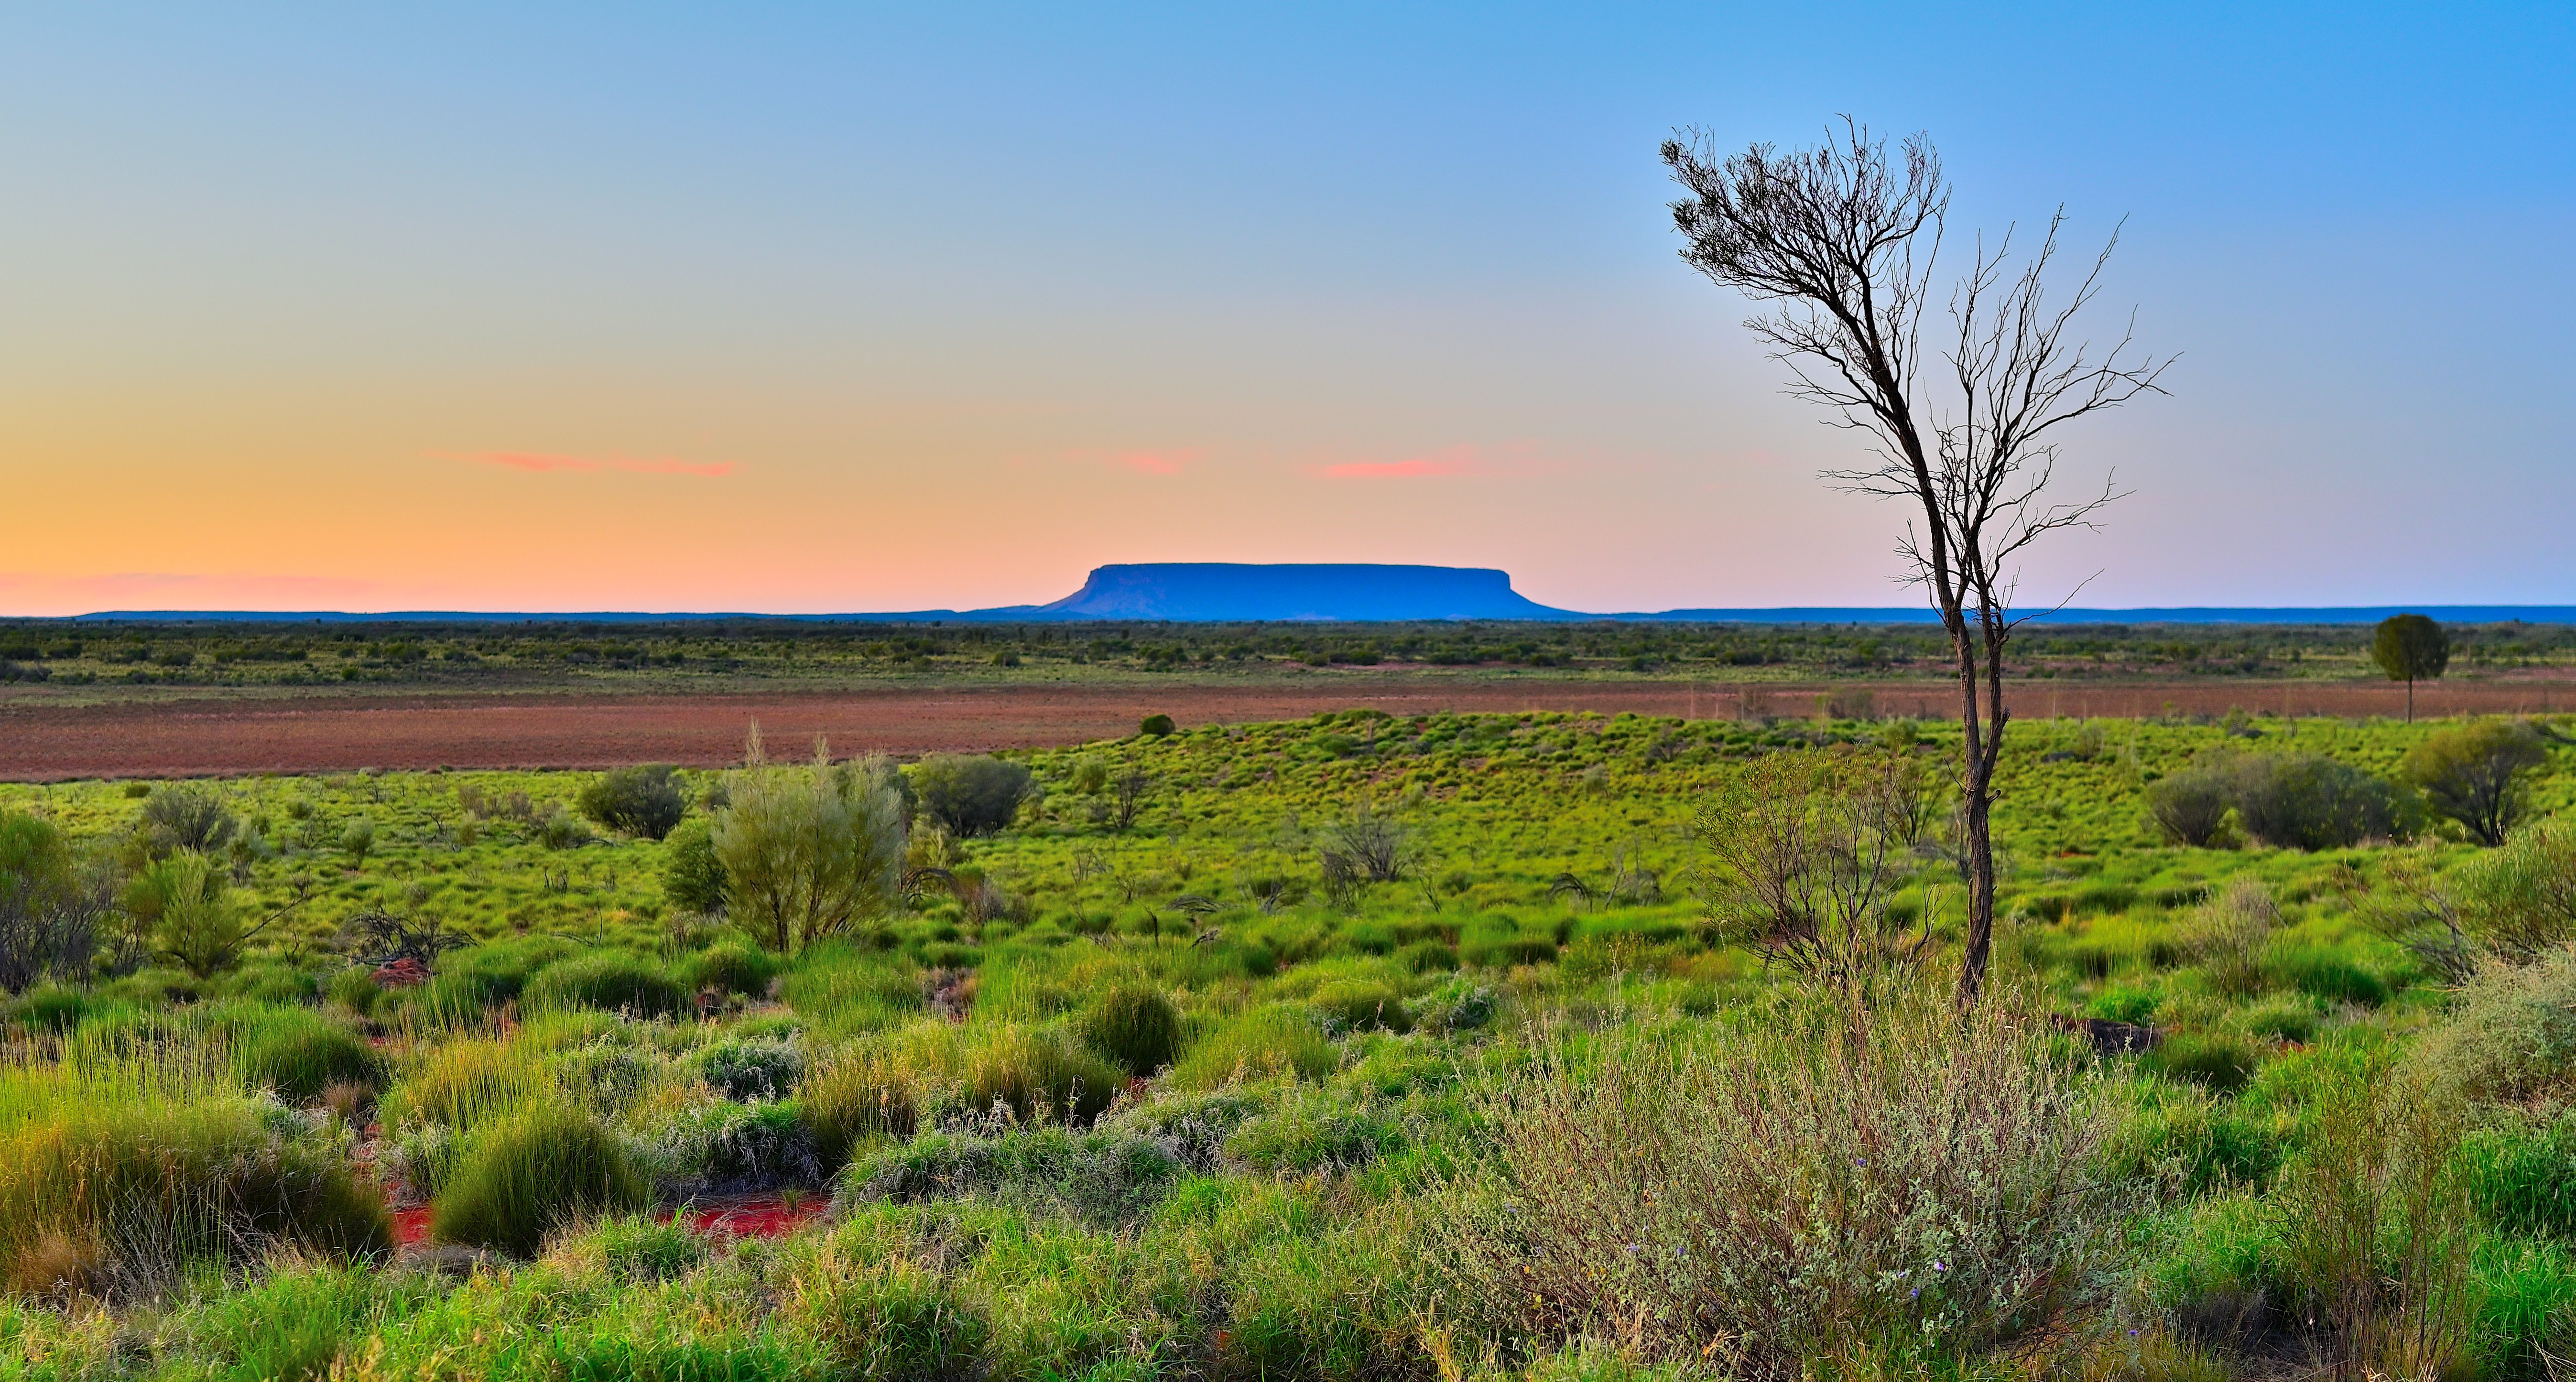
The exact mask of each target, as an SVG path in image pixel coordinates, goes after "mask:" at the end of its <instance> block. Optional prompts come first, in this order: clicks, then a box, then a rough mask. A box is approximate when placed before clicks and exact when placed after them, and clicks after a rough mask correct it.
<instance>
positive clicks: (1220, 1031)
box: [1172, 1003, 1342, 1090]
mask: <svg viewBox="0 0 2576 1382" xmlns="http://www.w3.org/2000/svg"><path fill="white" fill-rule="evenodd" d="M1341 1059H1342V1057H1341V1052H1339V1051H1338V1050H1336V1049H1334V1046H1333V1042H1332V1039H1331V1038H1330V1037H1327V1036H1325V1035H1324V1031H1323V1027H1322V1025H1321V1024H1320V1023H1318V1022H1317V1021H1316V1020H1315V1015H1314V1010H1313V1009H1311V1008H1307V1007H1305V1006H1304V1005H1302V1004H1286V1003H1281V1004H1271V1005H1269V1006H1267V1007H1260V1008H1254V1009H1252V1010H1250V1011H1248V1012H1244V1013H1241V1014H1238V1015H1236V1016H1235V1017H1232V1018H1230V1019H1228V1020H1226V1021H1225V1022H1224V1023H1222V1024H1221V1025H1219V1026H1218V1027H1217V1028H1216V1029H1215V1030H1214V1031H1211V1032H1209V1033H1208V1034H1207V1035H1206V1036H1203V1037H1200V1038H1199V1039H1198V1040H1197V1041H1195V1042H1193V1043H1191V1045H1190V1049H1189V1053H1188V1054H1187V1055H1184V1056H1183V1057H1182V1058H1181V1062H1180V1064H1179V1065H1177V1066H1175V1067H1174V1068H1173V1070H1172V1083H1173V1084H1175V1085H1178V1086H1179V1087H1180V1088H1182V1089H1190V1090H1210V1089H1217V1088H1220V1087H1222V1086H1224V1085H1228V1084H1232V1083H1234V1082H1236V1081H1244V1080H1263V1079H1270V1078H1272V1077H1275V1076H1279V1075H1291V1076H1295V1077H1299V1078H1303V1079H1309V1080H1319V1079H1322V1078H1323V1077H1324V1076H1326V1075H1329V1074H1331V1073H1333V1070H1334V1068H1335V1067H1337V1066H1339V1065H1340V1064H1341Z"/></svg>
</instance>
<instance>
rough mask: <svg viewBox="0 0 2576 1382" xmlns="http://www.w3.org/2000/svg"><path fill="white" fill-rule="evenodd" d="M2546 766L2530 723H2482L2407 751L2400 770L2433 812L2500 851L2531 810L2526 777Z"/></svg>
mask: <svg viewBox="0 0 2576 1382" xmlns="http://www.w3.org/2000/svg"><path fill="white" fill-rule="evenodd" d="M2548 761H2549V750H2548V748H2547V747H2546V746H2544V745H2543V744H2542V743H2541V742H2540V734H2539V732H2538V731H2536V730H2534V729H2533V728H2532V727H2531V726H2530V725H2529V724H2528V723H2525V722H2523V721H2520V720H2480V721H2477V722H2475V723H2472V724H2466V725H2461V726H2459V727H2457V728H2454V729H2440V730H2435V731H2434V732H2432V733H2431V734H2429V735H2426V736H2425V737H2424V741H2423V742H2422V743H2420V744H2417V745H2416V746H2415V747H2414V748H2412V749H2409V750H2407V753H2406V761H2405V763H2404V764H2403V765H2402V770H2403V771H2404V772H2405V774H2406V780H2407V781H2409V782H2412V783H2414V784H2415V785H2416V787H2418V788H2420V789H2421V790H2422V791H2423V793H2424V799H2425V801H2426V802H2428V803H2429V804H2430V805H2431V806H2432V808H2433V810H2434V811H2435V812H2437V813H2439V814H2440V815H2442V816H2445V817H2448V818H2449V819H2451V820H2455V821H2458V822H2459V823H2460V828H2461V829H2463V830H2466V831H2468V832H2469V835H2470V837H2471V838H2472V839H2475V840H2476V841H2478V842H2479V843H2480V844H2485V845H2500V844H2503V843H2504V841H2505V835H2506V833H2507V832H2509V831H2511V830H2512V829H2513V827H2514V825H2515V823H2516V822H2518V821H2520V820H2521V819H2522V815H2523V812H2524V811H2525V810H2526V809H2528V807H2529V804H2530V799H2529V793H2528V791H2527V790H2526V787H2527V781H2526V775H2527V774H2528V773H2529V771H2530V770H2531V769H2533V768H2537V767H2539V766H2541V765H2542V764H2544V763H2547V762H2548Z"/></svg>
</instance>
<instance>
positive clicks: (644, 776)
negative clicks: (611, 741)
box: [574, 763, 689, 840]
mask: <svg viewBox="0 0 2576 1382" xmlns="http://www.w3.org/2000/svg"><path fill="white" fill-rule="evenodd" d="M574 804H575V805H577V806H579V807H580V808H581V813H582V814H583V815H585V816H588V817H589V818H590V819H591V820H592V821H594V822H596V823H598V824H600V825H603V826H606V827H607V828H608V829H610V830H615V831H618V832H620V833H622V834H627V835H640V836H642V837H644V838H645V839H648V840H659V839H661V838H663V837H664V836H666V835H668V834H670V833H671V828H672V827H673V826H676V825H678V824H679V823H680V818H681V817H682V816H685V815H687V814H688V813H689V798H688V794H687V793H685V792H683V791H681V790H680V781H679V769H677V768H675V767H673V766H671V765H670V764H668V763H646V764H643V765H641V766H639V767H633V768H619V769H617V770H616V771H614V772H609V773H603V774H601V775H600V776H599V777H597V778H594V779H593V780H592V781H591V782H590V783H589V784H588V785H587V786H585V787H583V788H582V789H581V795H580V796H579V797H577V798H576V799H575V802H574Z"/></svg>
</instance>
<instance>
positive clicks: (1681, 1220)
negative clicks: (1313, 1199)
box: [1432, 995, 2120, 1378]
mask: <svg viewBox="0 0 2576 1382" xmlns="http://www.w3.org/2000/svg"><path fill="white" fill-rule="evenodd" d="M2004 1007H2005V1005H2004V1004H2003V1003H2001V1002H1989V1003H1987V1004H1986V1005H1984V1006H1983V1007H1981V1008H1980V1009H1979V1010H1978V1011H1977V1013H1976V1014H1975V1015H1974V1016H1973V1017H1971V1018H1969V1019H1968V1020H1967V1021H1966V1022H1965V1023H1964V1024H1963V1023H1962V1022H1961V1021H1960V1020H1959V1019H1958V1018H1957V1017H1956V1016H1955V1014H1954V1012H1953V1010H1951V1009H1950V1008H1949V1007H1948V1005H1947V1004H1945V1003H1941V1002H1939V1001H1938V1000H1937V999H1934V998H1932V997H1930V996H1928V995H1927V996H1926V997H1925V998H1923V999H1921V1000H1917V1001H1915V1002H1912V1003H1911V1004H1909V1006H1908V1007H1907V1008H1906V1009H1905V1010H1903V1011H1895V1012H1883V1013H1878V1014H1873V1015H1869V1016H1866V1017H1851V1018H1846V1017H1843V1016H1839V1015H1836V1016H1826V1017H1823V1018H1821V1019H1820V1020H1818V1021H1817V1022H1815V1023H1814V1024H1813V1026H1814V1028H1815V1030H1807V1031H1801V1030H1794V1029H1793V1028H1794V1027H1795V1026H1796V1025H1798V1024H1785V1025H1784V1026H1783V1027H1777V1028H1772V1029H1767V1030H1766V1029H1748V1030H1744V1031H1740V1032H1736V1033H1732V1034H1730V1035H1729V1037H1728V1040H1727V1043H1726V1044H1725V1045H1724V1046H1722V1047H1720V1048H1718V1049H1716V1050H1713V1051H1712V1050H1708V1049H1703V1048H1701V1047H1699V1046H1697V1045H1695V1044H1693V1042H1692V1039H1691V1034H1690V1033H1689V1032H1686V1031H1684V1030H1681V1029H1677V1028H1674V1027H1670V1026H1654V1025H1645V1024H1638V1025H1633V1026H1629V1027H1626V1028H1623V1029H1621V1030H1619V1031H1616V1032H1611V1033H1605V1034H1603V1035H1602V1036H1601V1037H1600V1038H1598V1043H1599V1045H1598V1055H1597V1057H1596V1056H1591V1055H1585V1054H1581V1052H1582V1049H1583V1046H1584V1045H1585V1043H1583V1042H1581V1041H1578V1040H1575V1039H1573V1038H1572V1037H1571V1034H1569V1036H1568V1039H1566V1040H1562V1041H1559V1042H1557V1043H1555V1044H1553V1045H1552V1046H1549V1047H1547V1048H1544V1049H1542V1050H1541V1051H1540V1052H1539V1053H1538V1055H1537V1057H1536V1059H1535V1060H1534V1061H1533V1062H1532V1063H1531V1064H1530V1066H1529V1067H1528V1068H1527V1069H1526V1070H1525V1071H1524V1072H1522V1073H1520V1074H1518V1075H1515V1076H1510V1077H1506V1078H1505V1079H1504V1080H1503V1081H1502V1082H1501V1083H1499V1084H1496V1085H1493V1086H1490V1087H1488V1088H1487V1089H1485V1090H1483V1091H1482V1092H1481V1093H1480V1094H1479V1095H1478V1096H1477V1100H1478V1109H1477V1111H1478V1113H1479V1114H1480V1115H1481V1119H1482V1121H1483V1122H1485V1123H1486V1124H1487V1125H1488V1126H1490V1127H1491V1128H1492V1129H1493V1131H1494V1137H1495V1142H1496V1151H1495V1153H1494V1155H1493V1157H1492V1159H1491V1161H1490V1162H1489V1163H1488V1164H1486V1165H1484V1166H1483V1167H1481V1168H1478V1169H1476V1170H1474V1171H1472V1172H1469V1173H1466V1174H1462V1175H1460V1176H1459V1177H1457V1178H1456V1179H1454V1180H1452V1181H1451V1182H1450V1183H1449V1184H1448V1185H1447V1186H1445V1187H1444V1189H1443V1190H1442V1192H1441V1193H1440V1195H1439V1196H1438V1198H1437V1199H1436V1201H1435V1202H1434V1214H1435V1219H1434V1226H1433V1231H1434V1242H1435V1244H1436V1248H1435V1252H1434V1254H1433V1256H1432V1262H1433V1265H1434V1271H1435V1273H1436V1274H1437V1277H1438V1278H1439V1280H1440V1282H1441V1284H1442V1287H1443V1289H1444V1292H1445V1294H1446V1295H1447V1296H1448V1297H1449V1299H1450V1301H1451V1302H1452V1304H1453V1306H1454V1308H1456V1309H1458V1310H1459V1311H1460V1312H1461V1313H1462V1315H1463V1316H1464V1317H1465V1318H1466V1319H1468V1320H1471V1321H1473V1322H1475V1323H1476V1325H1477V1326H1478V1327H1479V1328H1480V1329H1481V1330H1482V1331H1483V1332H1484V1337H1486V1338H1487V1339H1488V1340H1489V1341H1490V1342H1492V1343H1494V1344H1496V1345H1504V1344H1506V1343H1508V1342H1509V1341H1512V1340H1515V1339H1529V1340H1534V1341H1539V1342H1545V1341H1552V1340H1562V1339H1574V1338H1580V1337H1586V1336H1589V1337H1593V1338H1599V1339H1616V1340H1619V1341H1621V1342H1622V1343H1624V1344H1625V1345H1626V1346H1627V1347H1628V1348H1629V1349H1630V1350H1632V1351H1633V1352H1634V1353H1636V1354H1637V1355H1638V1356H1639V1357H1641V1358H1642V1359H1645V1360H1649V1361H1668V1362H1674V1363H1704V1364H1707V1365H1711V1366H1715V1367H1718V1368H1720V1369H1723V1370H1725V1371H1729V1372H1734V1373H1737V1374H1739V1375H1745V1376H1754V1377H1782V1378H1794V1377H1800V1376H1803V1375H1806V1369H1807V1368H1809V1367H1810V1366H1811V1365H1812V1364H1813V1362H1814V1361H1815V1360H1819V1359H1834V1360H1846V1361H1859V1360H1864V1359H1869V1358H1872V1357H1877V1356H1883V1355H1886V1354H1890V1353H1892V1354H1894V1355H1895V1357H1894V1358H1893V1359H1891V1360H1889V1361H1891V1362H1893V1363H1895V1364H1896V1365H1897V1366H1899V1367H1902V1368H1903V1369H1905V1370H1908V1371H1910V1370H1912V1368H1913V1367H1914V1366H1918V1365H1928V1364H1932V1363H1934V1362H1937V1361H1946V1360H1951V1359H1955V1358H1958V1357H1959V1356H1960V1355H1961V1354H1963V1353H1971V1352H1974V1351H1975V1350H1977V1349H1979V1348H1982V1347H1984V1346H1986V1345H1988V1344H1990V1343H1992V1342H1993V1341H1995V1340H1997V1339H1999V1338H2001V1337H2003V1336H2004V1335H2006V1334H2007V1333H2011V1332H2017V1331H2021V1330H2027V1329H2032V1328H2036V1327H2038V1326H2040V1325H2042V1324H2043V1323H2044V1322H2045V1321H2047V1320H2048V1319H2050V1318H2051V1317H2053V1316H2054V1315H2055V1314H2056V1313H2057V1312H2059V1311H2060V1310H2062V1309H2063V1308H2065V1307H2066V1306H2068V1305H2070V1304H2072V1303H2074V1302H2075V1301H2077V1300H2078V1299H2079V1298H2081V1297H2083V1296H2085V1295H2086V1294H2087V1293H2088V1292H2089V1291H2090V1290H2091V1289H2092V1288H2093V1287H2094V1286H2095V1285H2096V1284H2097V1283H2096V1282H2095V1281H2094V1280H2093V1279H2092V1278H2093V1274H2094V1273H2096V1272H2098V1271H2100V1270H2101V1269H2102V1268H2103V1267H2104V1266H2105V1265H2106V1264H2107V1262H2108V1260H2109V1258H2108V1247H2109V1242H2108V1240H2109V1238H2110V1235H2111V1232H2112V1229H2113V1226H2114V1224H2115V1222H2116V1219H2117V1216H2118V1211H2119V1209H2120V1206H2119V1205H2118V1204H2116V1203H2115V1202H2114V1200H2113V1197H2112V1195H2111V1193H2110V1192H2109V1190H2108V1189H2107V1188H2106V1187H2105V1186H2104V1185H2101V1184H2098V1183H2096V1182H2095V1181H2094V1180H2093V1178H2092V1177H2093V1175H2094V1171H2093V1169H2092V1168H2093V1167H2094V1165H2095V1157H2094V1155H2093V1153H2094V1150H2095V1147H2096V1144H2097V1143H2098V1141H2099V1140H2100V1138H2101V1136H2102V1132H2103V1128H2104V1119H2103V1117H2102V1115H2101V1113H2100V1112H2099V1111H2098V1110H2097V1108H2096V1106H2095V1104H2094V1102H2093V1101H2092V1100H2091V1099H2090V1098H2089V1096H2088V1091H2087V1087H2086V1085H2085V1083H2084V1082H2083V1081H2082V1080H2081V1079H2080V1078H2079V1076H2078V1072H2077V1071H2076V1069H2075V1068H2073V1067H2072V1066H2071V1065H2070V1064H2068V1062H2067V1061H2066V1059H2065V1058H2064V1057H2063V1056H2062V1055H2061V1054H2060V1048H2058V1047H2057V1046H2056V1045H2055V1044H2054V1043H2053V1042H2052V1041H2051V1040H2050V1039H2049V1038H2048V1037H2047V1035H2046V1034H2045V1031H2044V1030H2043V1029H2038V1028H2035V1026H2034V1025H2033V1024H2031V1023H2029V1022H2028V1021H2026V1020H2024V1019H2022V1018H2020V1017H2018V1016H2016V1015H2014V1014H2012V1013H2009V1012H2007V1011H2005V1010H2004Z"/></svg>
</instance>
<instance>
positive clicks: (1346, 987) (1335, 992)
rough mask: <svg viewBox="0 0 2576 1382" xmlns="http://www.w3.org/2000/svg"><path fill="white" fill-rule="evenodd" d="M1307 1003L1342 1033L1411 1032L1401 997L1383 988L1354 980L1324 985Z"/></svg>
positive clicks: (1391, 990)
mask: <svg viewBox="0 0 2576 1382" xmlns="http://www.w3.org/2000/svg"><path fill="white" fill-rule="evenodd" d="M1311 1001H1312V1002H1313V1003H1314V1005H1315V1008H1316V1010H1317V1011H1319V1012H1321V1013H1323V1014H1324V1016H1325V1018H1326V1019H1327V1020H1328V1021H1330V1022H1332V1023H1334V1024H1335V1025H1336V1026H1337V1027H1339V1028H1340V1029H1341V1030H1343V1031H1352V1032H1356V1031H1366V1030H1368V1029H1370V1028H1377V1029H1381V1030H1384V1031H1389V1032H1409V1031H1412V1030H1413V1015H1412V1014H1411V1013H1409V1012H1406V1011H1405V1009H1404V999H1403V997H1402V996H1400V995H1399V994H1397V993H1396V991H1395V990H1394V989H1393V988H1390V987H1388V986H1387V985H1385V984H1372V983H1367V982H1363V981H1358V980H1344V981H1342V982H1339V983H1331V984H1326V985H1324V986H1323V987H1322V988H1319V989H1317V990H1315V996H1314V998H1313V999H1312V1000H1311Z"/></svg>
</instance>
